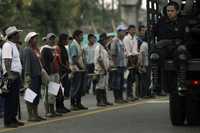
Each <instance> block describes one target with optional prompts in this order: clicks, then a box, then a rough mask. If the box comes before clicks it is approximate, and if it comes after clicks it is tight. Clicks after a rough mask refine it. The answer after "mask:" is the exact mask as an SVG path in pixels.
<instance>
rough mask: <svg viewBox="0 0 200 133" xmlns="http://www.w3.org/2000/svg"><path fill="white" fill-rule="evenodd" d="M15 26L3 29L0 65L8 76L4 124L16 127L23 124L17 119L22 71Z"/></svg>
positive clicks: (17, 31) (18, 37) (18, 36)
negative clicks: (3, 38)
mask: <svg viewBox="0 0 200 133" xmlns="http://www.w3.org/2000/svg"><path fill="white" fill-rule="evenodd" d="M20 31H21V30H18V29H17V28H16V27H15V26H10V27H8V28H7V29H6V30H5V33H6V37H7V39H8V40H7V41H6V42H5V43H4V44H3V48H2V60H3V61H2V67H3V73H4V75H6V76H7V78H8V84H7V89H8V91H9V92H8V94H7V96H5V110H4V126H5V127H8V128H16V127H18V126H23V125H24V123H23V122H20V121H18V120H17V118H16V116H17V114H18V108H19V90H20V87H21V81H20V79H21V78H20V75H21V73H22V64H21V61H20V55H19V51H18V48H17V43H19V39H20V35H19V32H20Z"/></svg>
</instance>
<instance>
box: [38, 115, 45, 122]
mask: <svg viewBox="0 0 200 133" xmlns="http://www.w3.org/2000/svg"><path fill="white" fill-rule="evenodd" d="M37 117H38V119H40V120H41V121H45V120H47V119H46V118H43V117H41V116H37Z"/></svg>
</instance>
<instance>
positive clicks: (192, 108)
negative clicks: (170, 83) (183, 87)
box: [187, 95, 200, 126]
mask: <svg viewBox="0 0 200 133" xmlns="http://www.w3.org/2000/svg"><path fill="white" fill-rule="evenodd" d="M199 112H200V101H198V100H197V99H195V96H192V95H191V96H188V97H187V124H188V125H191V126H196V125H200V113H199Z"/></svg>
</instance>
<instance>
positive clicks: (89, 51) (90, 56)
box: [84, 34, 96, 94]
mask: <svg viewBox="0 0 200 133" xmlns="http://www.w3.org/2000/svg"><path fill="white" fill-rule="evenodd" d="M88 41H89V43H88V46H87V47H86V48H85V49H84V53H85V62H86V68H87V73H88V74H93V73H94V55H95V48H96V37H95V35H93V34H89V35H88ZM87 83H88V84H87V91H88V92H89V90H90V87H91V85H92V89H93V94H95V87H96V83H95V81H93V83H92V80H91V78H89V79H88V82H87ZM91 83H92V84H91Z"/></svg>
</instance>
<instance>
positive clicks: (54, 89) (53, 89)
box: [48, 82, 60, 96]
mask: <svg viewBox="0 0 200 133" xmlns="http://www.w3.org/2000/svg"><path fill="white" fill-rule="evenodd" d="M59 89H60V84H58V83H56V82H49V84H48V92H49V93H50V94H52V95H55V96H57V95H58V92H59Z"/></svg>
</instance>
